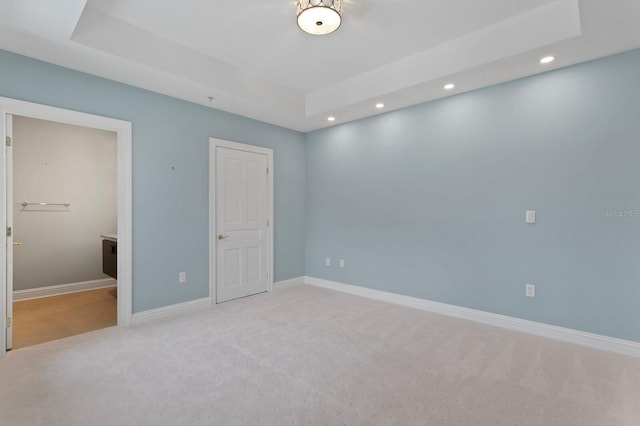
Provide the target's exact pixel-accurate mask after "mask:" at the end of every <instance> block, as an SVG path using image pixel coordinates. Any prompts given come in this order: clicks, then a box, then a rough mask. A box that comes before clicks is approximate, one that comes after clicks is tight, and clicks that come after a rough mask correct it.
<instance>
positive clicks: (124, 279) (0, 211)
mask: <svg viewBox="0 0 640 426" xmlns="http://www.w3.org/2000/svg"><path fill="white" fill-rule="evenodd" d="M0 111H1V112H2V119H0V135H1V136H2V140H3V141H4V139H5V136H7V135H6V131H7V129H6V128H5V119H4V118H5V117H6V115H7V114H14V115H21V116H24V117H30V118H37V119H41V120H49V121H55V122H59V123H66V124H72V125H76V126H84V127H91V128H94V129H101V130H108V131H112V132H115V133H116V139H117V145H118V183H117V187H118V213H117V215H118V326H119V327H127V326H129V324H130V322H131V313H132V285H133V283H132V279H133V278H132V277H133V273H132V269H133V268H132V261H131V257H132V255H133V254H132V245H133V243H132V238H133V237H132V235H133V232H132V223H133V208H132V204H133V199H132V163H131V160H132V158H131V157H132V150H131V145H132V125H131V122H129V121H123V120H118V119H114V118H109V117H104V116H99V115H93V114H87V113H84V112H80V111H73V110H68V109H63V108H57V107H53V106H48V105H41V104H36V103H32V102H26V101H21V100H18V99H11V98H4V97H0ZM5 173H6V155H5V156H2V161H0V222H1V223H0V228H3V229H4V228H6V226H7V218H6V195H7V193H6V179H4V175H5ZM2 235H3V237H0V240H1V241H0V269H2V271H0V272H1V273H0V329H2V330H6V329H7V320H6V310H7V309H6V302H7V293H8V292H7V287H8V286H9V284H8V283H7V280H6V266H7V265H6V256H7V251H6V243H7V237H6V234H5V233H4V232H3V233H2ZM11 294H13V293H11ZM1 334H3V335H4V336H0V358H2V357H3V356H4V354H5V352H6V349H7V346H6V339H5V337H6V335H5V333H4V332H3V333H1Z"/></svg>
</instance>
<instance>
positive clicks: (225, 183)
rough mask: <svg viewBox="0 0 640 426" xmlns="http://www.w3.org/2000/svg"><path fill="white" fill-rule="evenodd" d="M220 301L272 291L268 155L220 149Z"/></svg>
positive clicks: (217, 240)
mask: <svg viewBox="0 0 640 426" xmlns="http://www.w3.org/2000/svg"><path fill="white" fill-rule="evenodd" d="M215 149H216V155H215V157H216V173H215V185H216V187H215V188H216V195H215V199H216V208H215V222H216V233H215V244H216V272H215V273H216V301H217V302H218V303H220V302H225V301H227V300H232V299H237V298H239V297H244V296H249V295H252V294H257V293H262V292H265V291H267V290H268V289H269V225H270V224H269V202H268V197H269V185H268V173H269V171H268V158H267V155H266V154H262V153H256V152H249V151H243V150H238V149H230V148H224V147H220V146H218V147H216V148H215Z"/></svg>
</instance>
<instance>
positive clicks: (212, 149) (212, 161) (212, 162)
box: [209, 138, 274, 304]
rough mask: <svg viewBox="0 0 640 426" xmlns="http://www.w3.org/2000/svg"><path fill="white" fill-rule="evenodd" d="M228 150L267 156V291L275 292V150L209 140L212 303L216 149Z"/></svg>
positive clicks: (214, 297)
mask: <svg viewBox="0 0 640 426" xmlns="http://www.w3.org/2000/svg"><path fill="white" fill-rule="evenodd" d="M218 147H221V148H228V149H235V150H238V151H246V152H253V153H256V154H264V155H266V156H267V167H268V170H269V172H268V175H267V212H268V215H269V216H268V220H269V228H268V232H267V252H268V253H267V256H268V260H267V264H268V267H269V282H268V283H267V291H273V222H274V220H273V217H274V216H273V150H272V149H270V148H263V147H260V146H254V145H247V144H243V143H239V142H231V141H226V140H222V139H216V138H209V296H210V297H211V301H212V303H214V304H215V303H218V300H217V292H216V288H217V287H216V286H217V282H216V281H217V279H216V259H217V258H216V247H217V246H216V235H218V232H217V230H216V185H215V182H216V148H218Z"/></svg>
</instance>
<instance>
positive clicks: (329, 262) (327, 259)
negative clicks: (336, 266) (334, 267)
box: [324, 257, 331, 266]
mask: <svg viewBox="0 0 640 426" xmlns="http://www.w3.org/2000/svg"><path fill="white" fill-rule="evenodd" d="M324 266H331V258H330V257H325V258H324Z"/></svg>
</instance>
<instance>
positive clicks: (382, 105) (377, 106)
mask: <svg viewBox="0 0 640 426" xmlns="http://www.w3.org/2000/svg"><path fill="white" fill-rule="evenodd" d="M376 108H378V109H380V108H384V104H383V103H382V102H380V103H377V104H376Z"/></svg>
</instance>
